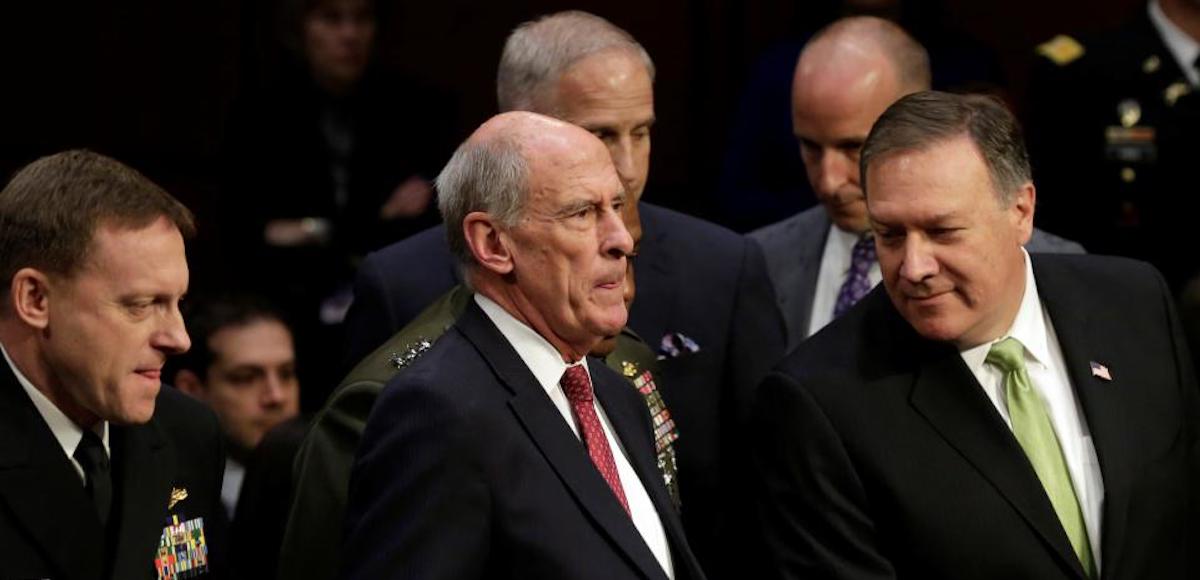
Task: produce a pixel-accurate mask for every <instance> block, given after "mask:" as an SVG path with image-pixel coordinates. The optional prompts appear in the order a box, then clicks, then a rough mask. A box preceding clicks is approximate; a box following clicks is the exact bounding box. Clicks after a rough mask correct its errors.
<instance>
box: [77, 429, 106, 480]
mask: <svg viewBox="0 0 1200 580" xmlns="http://www.w3.org/2000/svg"><path fill="white" fill-rule="evenodd" d="M74 457H75V461H78V462H79V465H80V466H82V467H83V471H84V472H85V473H87V474H88V478H89V479H91V474H92V473H94V472H98V471H108V453H106V452H105V451H104V442H103V441H101V440H100V436H99V435H97V434H96V433H95V432H94V431H92V430H91V429H86V430H84V432H83V439H80V440H79V445H77V446H76V447H75V454H74Z"/></svg>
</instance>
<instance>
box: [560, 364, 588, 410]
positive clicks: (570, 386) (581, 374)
mask: <svg viewBox="0 0 1200 580" xmlns="http://www.w3.org/2000/svg"><path fill="white" fill-rule="evenodd" d="M559 384H561V385H562V388H563V393H565V394H566V395H567V400H568V401H570V402H571V403H572V404H578V403H591V402H592V397H593V395H592V380H591V378H590V377H588V372H587V368H586V367H584V366H583V365H582V364H577V365H571V366H569V367H567V370H566V371H565V372H563V376H562V380H561V381H559Z"/></svg>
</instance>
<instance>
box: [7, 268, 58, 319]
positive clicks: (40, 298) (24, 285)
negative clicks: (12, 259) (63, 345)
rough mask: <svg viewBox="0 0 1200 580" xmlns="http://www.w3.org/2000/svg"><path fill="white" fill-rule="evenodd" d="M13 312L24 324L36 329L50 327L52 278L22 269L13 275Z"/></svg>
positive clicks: (30, 269) (10, 296)
mask: <svg viewBox="0 0 1200 580" xmlns="http://www.w3.org/2000/svg"><path fill="white" fill-rule="evenodd" d="M9 299H10V300H11V306H12V308H13V312H15V313H16V315H17V317H18V318H20V319H21V321H22V322H24V323H25V324H28V325H29V326H31V327H33V328H36V329H39V330H41V329H44V328H46V327H47V326H49V325H50V277H49V276H47V275H46V273H44V272H42V271H40V270H36V269H34V268H21V269H20V270H17V273H16V274H13V278H12V285H11V286H10V287H9Z"/></svg>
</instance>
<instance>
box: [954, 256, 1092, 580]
mask: <svg viewBox="0 0 1200 580" xmlns="http://www.w3.org/2000/svg"><path fill="white" fill-rule="evenodd" d="M1022 252H1024V250H1022ZM1024 255H1025V293H1024V295H1023V296H1022V297H1021V306H1020V309H1019V310H1018V311H1017V317H1016V319H1015V320H1013V325H1012V328H1010V329H1009V331H1008V332H1007V333H1005V334H1004V335H1003V336H1001V337H1000V338H997V339H996V340H994V341H991V342H988V343H984V344H981V345H979V346H976V347H973V348H969V349H967V350H964V351H962V352H961V354H962V358H963V361H965V362H966V363H967V367H968V368H970V369H971V372H972V373H974V375H975V378H976V379H978V380H979V384H980V385H981V386H982V387H983V391H984V393H986V394H987V396H988V398H989V399H991V401H992V404H993V405H995V406H996V410H997V411H998V412H999V413H1000V417H1001V418H1002V419H1004V422H1005V424H1007V425H1008V428H1009V429H1012V419H1011V418H1010V416H1009V414H1008V398H1007V396H1006V395H1005V391H1004V375H1003V373H1001V372H1000V370H999V369H997V368H996V367H994V366H992V365H989V364H986V360H987V355H988V351H989V350H991V348H992V345H993V344H995V343H997V342H999V341H1001V340H1003V339H1005V338H1007V337H1010V336H1011V337H1013V338H1015V339H1017V340H1019V341H1020V342H1021V344H1022V345H1023V346H1024V347H1025V349H1024V351H1025V366H1026V369H1027V370H1028V372H1029V379H1030V381H1032V382H1033V388H1034V390H1035V391H1037V393H1038V396H1039V397H1040V398H1041V400H1042V404H1043V405H1044V406H1045V408H1046V412H1047V415H1049V417H1050V424H1051V425H1052V426H1053V427H1054V434H1055V436H1056V437H1058V444H1059V446H1060V447H1061V448H1062V453H1063V458H1064V459H1065V460H1066V463H1067V472H1068V473H1070V475H1071V484H1072V486H1073V487H1074V488H1075V497H1076V499H1077V500H1078V501H1079V508H1080V510H1081V511H1082V512H1083V521H1084V524H1085V525H1086V526H1087V532H1088V541H1089V543H1090V544H1091V546H1092V558H1093V559H1094V560H1095V562H1096V573H1097V575H1099V573H1100V537H1101V536H1100V533H1101V526H1100V523H1101V514H1102V513H1103V512H1102V508H1103V506H1104V482H1103V481H1102V479H1101V477H1100V463H1099V461H1097V459H1096V448H1095V447H1093V446H1092V438H1091V432H1090V431H1089V430H1088V426H1087V421H1085V420H1084V416H1083V410H1082V409H1081V408H1080V406H1079V400H1078V398H1077V397H1076V396H1075V390H1074V389H1072V388H1071V380H1070V378H1069V377H1068V376H1067V368H1066V363H1065V362H1064V360H1063V354H1062V348H1061V347H1060V346H1059V344H1058V335H1057V334H1055V332H1054V325H1053V324H1052V322H1051V320H1050V316H1049V315H1048V314H1046V310H1045V308H1044V307H1043V306H1042V302H1041V299H1039V298H1038V291H1037V284H1036V283H1035V281H1034V279H1033V267H1032V265H1031V264H1030V262H1029V254H1028V253H1024Z"/></svg>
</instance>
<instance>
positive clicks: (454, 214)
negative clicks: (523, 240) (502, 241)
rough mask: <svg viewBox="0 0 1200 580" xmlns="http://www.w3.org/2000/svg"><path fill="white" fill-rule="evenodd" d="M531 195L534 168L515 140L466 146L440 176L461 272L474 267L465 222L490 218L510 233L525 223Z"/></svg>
mask: <svg viewBox="0 0 1200 580" xmlns="http://www.w3.org/2000/svg"><path fill="white" fill-rule="evenodd" d="M528 189H529V162H528V161H527V160H526V159H525V156H524V155H523V154H522V151H521V146H520V145H519V144H518V143H517V141H516V140H515V139H512V138H511V137H497V138H494V139H489V140H487V141H483V142H475V141H470V140H468V141H466V142H464V143H463V144H462V145H460V146H459V147H458V150H457V151H455V152H454V156H453V157H451V158H450V161H449V162H448V163H446V167H445V168H443V169H442V172H441V173H440V174H438V176H437V192H438V211H440V212H441V214H442V221H443V222H445V224H446V240H447V241H448V242H449V243H450V251H451V253H453V254H454V257H455V258H457V259H458V262H459V264H460V265H462V266H464V267H465V266H470V265H472V264H474V263H475V258H474V255H473V254H472V253H471V249H470V248H469V247H467V240H466V237H465V236H464V234H463V229H462V224H463V219H464V218H466V217H467V214H469V213H471V212H476V211H480V212H485V213H487V214H488V215H490V216H492V218H494V219H495V220H496V221H498V222H499V223H500V224H501V225H503V226H505V227H513V226H515V225H516V224H517V222H519V221H520V220H521V215H522V213H523V212H524V209H525V200H526V199H527V198H528V195H527V193H528Z"/></svg>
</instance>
